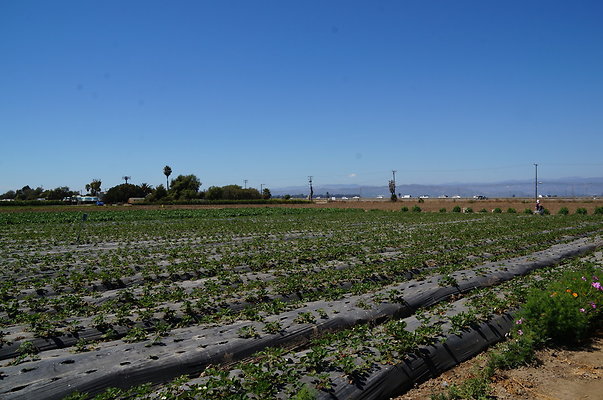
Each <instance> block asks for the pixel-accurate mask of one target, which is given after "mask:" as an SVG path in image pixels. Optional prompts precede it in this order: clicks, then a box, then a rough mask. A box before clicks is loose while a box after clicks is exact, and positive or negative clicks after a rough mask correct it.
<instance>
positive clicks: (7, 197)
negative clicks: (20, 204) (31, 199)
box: [0, 190, 17, 200]
mask: <svg viewBox="0 0 603 400" xmlns="http://www.w3.org/2000/svg"><path fill="white" fill-rule="evenodd" d="M16 195H17V193H16V192H15V191H14V190H9V191H8V192H6V193H4V194H2V195H0V200H13V199H14V198H15V196H16Z"/></svg>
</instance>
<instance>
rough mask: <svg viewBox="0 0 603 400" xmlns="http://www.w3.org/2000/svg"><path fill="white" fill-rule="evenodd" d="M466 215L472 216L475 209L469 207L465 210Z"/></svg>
mask: <svg viewBox="0 0 603 400" xmlns="http://www.w3.org/2000/svg"><path fill="white" fill-rule="evenodd" d="M463 212H464V213H467V214H471V213H472V212H473V208H471V207H467V208H465V209H464V210H463Z"/></svg>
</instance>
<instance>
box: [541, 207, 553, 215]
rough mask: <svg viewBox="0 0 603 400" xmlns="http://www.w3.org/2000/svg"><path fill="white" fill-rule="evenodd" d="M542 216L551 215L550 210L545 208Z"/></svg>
mask: <svg viewBox="0 0 603 400" xmlns="http://www.w3.org/2000/svg"><path fill="white" fill-rule="evenodd" d="M542 215H551V212H550V211H549V209H548V208H545V209H544V210H542Z"/></svg>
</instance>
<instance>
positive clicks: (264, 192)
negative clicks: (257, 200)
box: [262, 188, 272, 200]
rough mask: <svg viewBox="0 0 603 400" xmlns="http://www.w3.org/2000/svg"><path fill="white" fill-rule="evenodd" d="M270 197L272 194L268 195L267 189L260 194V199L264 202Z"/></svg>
mask: <svg viewBox="0 0 603 400" xmlns="http://www.w3.org/2000/svg"><path fill="white" fill-rule="evenodd" d="M271 197H272V193H270V189H268V188H264V190H263V192H262V198H263V199H264V200H268V199H269V198H271Z"/></svg>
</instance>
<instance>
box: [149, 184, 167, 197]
mask: <svg viewBox="0 0 603 400" xmlns="http://www.w3.org/2000/svg"><path fill="white" fill-rule="evenodd" d="M167 196H168V191H167V190H166V189H165V186H163V185H159V186H157V187H156V188H155V190H153V192H152V193H151V194H149V196H148V197H147V200H148V201H159V200H162V199H165V198H166V197H167Z"/></svg>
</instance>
